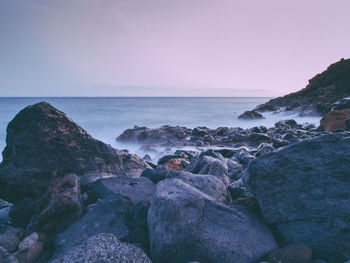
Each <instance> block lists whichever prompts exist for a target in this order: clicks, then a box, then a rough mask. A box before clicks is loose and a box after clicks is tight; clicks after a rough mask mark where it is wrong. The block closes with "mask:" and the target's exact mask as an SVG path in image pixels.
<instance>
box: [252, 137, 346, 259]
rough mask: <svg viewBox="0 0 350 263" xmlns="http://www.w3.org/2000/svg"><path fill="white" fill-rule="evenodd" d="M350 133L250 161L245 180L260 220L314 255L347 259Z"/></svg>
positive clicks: (323, 138)
mask: <svg viewBox="0 0 350 263" xmlns="http://www.w3.org/2000/svg"><path fill="white" fill-rule="evenodd" d="M349 152H350V138H349V137H343V136H340V135H335V134H331V135H324V136H321V137H318V138H315V139H310V140H306V141H303V142H300V143H296V144H293V145H290V146H288V147H285V148H283V149H281V150H278V151H275V152H272V153H268V154H266V155H263V156H261V157H260V158H259V159H257V160H255V161H253V162H252V163H251V164H250V166H249V168H248V171H249V175H250V177H249V186H250V188H251V190H252V192H253V193H254V194H255V196H256V198H257V200H258V202H259V204H260V208H261V214H262V217H263V219H264V221H265V222H266V223H268V224H271V225H273V226H274V227H275V228H276V231H277V232H279V236H280V237H281V241H282V242H283V243H286V244H293V243H294V244H295V243H302V244H306V245H309V246H310V247H312V250H313V252H314V255H315V256H316V258H320V259H327V258H328V257H330V256H331V255H332V256H337V257H340V258H345V259H346V257H347V256H346V254H347V253H348V250H349V247H350V220H349V218H350V209H349V207H350V198H349V197H350V166H349V165H348V164H349V162H350V155H349V154H348V153H349Z"/></svg>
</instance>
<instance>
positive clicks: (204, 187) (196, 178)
mask: <svg viewBox="0 0 350 263" xmlns="http://www.w3.org/2000/svg"><path fill="white" fill-rule="evenodd" d="M171 178H177V179H180V180H182V181H184V182H186V183H188V184H189V185H192V186H193V187H195V188H197V189H198V190H200V191H202V192H203V193H205V194H207V195H209V196H211V197H213V198H214V199H216V200H218V201H226V199H227V197H228V192H227V190H226V186H225V185H224V183H223V182H222V181H221V180H219V179H218V178H216V177H214V176H212V175H209V174H192V173H189V172H168V173H167V175H166V179H171Z"/></svg>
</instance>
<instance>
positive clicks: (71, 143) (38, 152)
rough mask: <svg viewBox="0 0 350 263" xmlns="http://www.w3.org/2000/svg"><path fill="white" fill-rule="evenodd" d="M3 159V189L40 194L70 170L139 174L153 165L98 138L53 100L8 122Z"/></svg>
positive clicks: (11, 196) (12, 194) (14, 194)
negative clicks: (67, 114)
mask: <svg viewBox="0 0 350 263" xmlns="http://www.w3.org/2000/svg"><path fill="white" fill-rule="evenodd" d="M6 144H7V145H6V148H5V149H4V151H3V161H2V163H1V165H0V187H1V191H0V195H1V196H6V199H7V200H17V199H20V198H22V197H23V196H28V195H29V196H34V197H35V196H38V195H40V194H42V193H43V192H44V191H45V190H46V189H47V187H48V185H49V183H50V182H51V181H52V180H54V179H56V178H59V177H62V176H64V175H65V174H68V173H76V174H77V175H83V174H84V173H87V172H91V171H99V172H106V173H111V174H115V175H125V176H132V177H136V176H139V175H140V174H141V172H142V170H143V169H144V168H145V167H147V165H146V164H145V163H144V162H143V161H142V160H140V159H139V158H138V157H136V156H133V155H130V154H128V153H126V152H122V151H119V150H116V149H113V148H112V147H111V146H109V145H106V144H104V143H103V142H101V141H98V140H96V139H94V138H92V137H91V136H90V135H89V134H88V133H87V132H86V131H85V130H84V129H82V128H81V127H80V126H78V125H77V124H76V123H74V122H73V121H72V120H71V119H69V118H68V117H67V116H66V115H65V114H64V113H63V112H61V111H59V110H57V109H56V108H54V107H53V106H51V105H50V104H49V103H47V102H40V103H37V104H35V105H31V106H28V107H26V108H25V109H23V110H22V111H20V112H19V113H18V114H17V115H16V117H15V118H14V119H13V120H12V121H11V122H10V123H9V125H8V127H7V137H6Z"/></svg>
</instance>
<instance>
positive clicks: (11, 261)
mask: <svg viewBox="0 0 350 263" xmlns="http://www.w3.org/2000/svg"><path fill="white" fill-rule="evenodd" d="M0 262H1V263H18V261H17V259H16V258H15V257H14V256H12V255H11V254H10V253H9V252H7V250H6V249H5V248H3V247H2V246H0Z"/></svg>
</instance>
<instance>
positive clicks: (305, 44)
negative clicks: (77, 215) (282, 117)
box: [0, 0, 350, 96]
mask: <svg viewBox="0 0 350 263" xmlns="http://www.w3.org/2000/svg"><path fill="white" fill-rule="evenodd" d="M349 10H350V1H349V0H290V1H288V0H254V1H252V0H242V1H240V0H74V1H72V0H56V1H54V0H52V1H45V0H25V1H23V0H0V37H1V39H0V40H1V41H0V96H278V95H283V94H286V93H289V92H292V91H297V90H299V89H302V88H304V87H305V86H306V84H307V82H308V79H310V78H311V77H313V76H314V75H315V74H317V73H319V72H321V71H323V70H325V69H326V67H327V66H328V65H329V64H331V63H334V62H336V61H338V60H339V59H340V58H342V57H344V58H349V57H350V34H349V26H350V16H349Z"/></svg>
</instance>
